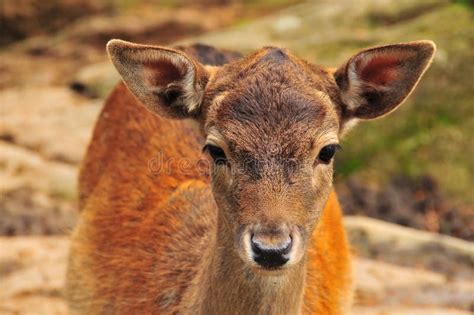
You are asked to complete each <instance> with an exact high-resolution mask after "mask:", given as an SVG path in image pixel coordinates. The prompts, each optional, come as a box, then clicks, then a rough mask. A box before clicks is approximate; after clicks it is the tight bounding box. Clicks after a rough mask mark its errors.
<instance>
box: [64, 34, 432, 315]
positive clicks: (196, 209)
mask: <svg viewBox="0 0 474 315" xmlns="http://www.w3.org/2000/svg"><path fill="white" fill-rule="evenodd" d="M108 51H109V54H110V56H111V58H112V61H113V62H114V64H115V65H116V67H117V69H118V71H119V72H120V73H121V75H122V77H123V78H124V81H125V83H126V84H127V86H128V87H127V86H125V85H124V84H123V83H121V84H119V86H118V87H117V88H116V89H115V90H114V92H113V93H112V94H111V95H110V97H109V98H108V100H107V102H106V104H105V106H104V108H103V111H102V113H101V115H100V117H99V119H98V122H97V125H96V127H95V130H94V135H93V139H92V142H91V144H90V146H89V149H88V153H87V155H86V158H85V160H84V162H83V166H82V169H81V174H80V184H79V199H80V200H79V203H80V208H81V216H80V220H79V223H78V225H77V227H76V230H75V232H74V234H73V237H72V245H71V255H70V260H69V268H68V277H67V295H68V301H69V305H70V309H71V312H72V313H80V314H97V313H104V314H109V313H110V314H139V313H140V314H141V313H143V314H300V313H304V314H344V313H347V312H349V307H350V302H351V274H350V273H351V269H350V254H349V249H348V244H347V240H346V236H345V232H344V229H343V225H342V217H341V210H340V207H339V205H338V202H337V198H336V196H335V193H334V192H332V156H333V155H334V151H335V149H336V147H337V143H338V140H339V138H340V137H341V136H342V134H343V133H344V132H345V131H346V130H347V129H348V126H349V125H351V121H354V120H356V119H370V118H375V117H378V116H381V115H384V114H386V113H388V112H390V111H392V110H393V109H394V108H395V107H397V106H398V105H399V104H400V103H401V102H402V101H403V100H404V99H405V98H406V96H407V95H408V94H409V93H410V92H411V90H412V89H413V87H414V86H415V85H416V83H417V81H418V79H419V77H420V76H421V75H422V73H423V72H424V70H425V69H426V67H427V66H428V64H429V62H430V60H431V57H432V54H433V52H434V46H433V44H432V43H430V42H426V41H421V42H413V43H408V44H399V45H393V46H385V47H380V48H375V49H372V50H366V51H363V52H361V53H359V54H358V55H355V56H354V57H353V58H351V59H350V60H349V61H348V62H347V64H345V65H344V66H342V67H341V68H339V70H337V71H335V72H334V71H331V70H328V69H324V68H322V67H318V66H314V65H311V64H309V63H306V62H304V61H301V60H299V59H298V58H296V57H295V56H293V55H292V54H290V53H289V52H287V51H285V50H281V49H278V48H273V47H269V48H264V49H262V50H260V51H258V52H256V53H254V54H252V55H250V56H247V57H242V58H240V57H239V56H238V55H236V54H233V53H228V52H221V51H217V50H215V49H213V48H210V47H206V46H200V45H196V46H191V47H183V48H180V50H174V49H169V48H162V47H154V46H143V45H136V44H131V43H127V42H123V41H117V40H115V41H112V42H111V43H109V45H108ZM392 86H393V89H392ZM143 105H145V106H143ZM145 107H146V108H145ZM154 114H157V115H154ZM163 116H164V117H163ZM166 117H168V118H192V119H185V120H178V119H168V118H166ZM204 145H205V151H206V152H207V153H208V156H209V157H208V161H209V162H210V163H211V167H210V174H206V172H204V171H203V170H204V169H205V168H203V165H204V164H202V163H199V162H198V161H202V157H203V155H202V148H203V146H204Z"/></svg>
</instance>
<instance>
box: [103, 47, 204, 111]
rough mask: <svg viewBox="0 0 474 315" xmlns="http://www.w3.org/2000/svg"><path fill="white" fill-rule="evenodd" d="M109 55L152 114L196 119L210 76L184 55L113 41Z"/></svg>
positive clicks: (198, 64) (169, 50)
mask: <svg viewBox="0 0 474 315" xmlns="http://www.w3.org/2000/svg"><path fill="white" fill-rule="evenodd" d="M107 52H108V53H109V56H110V59H111V60H112V62H113V64H114V66H115V68H116V69H117V71H118V72H119V73H120V75H121V76H122V78H123V81H124V82H125V84H126V85H127V86H128V88H129V89H130V91H132V93H133V94H135V96H136V97H137V99H138V100H140V101H141V103H142V104H143V105H145V107H146V108H148V109H149V110H150V111H151V112H153V113H155V114H158V115H162V116H166V117H169V118H187V117H195V116H196V115H197V114H198V113H199V111H200V105H201V101H202V97H203V94H204V90H205V87H206V84H207V82H208V79H209V73H208V71H207V70H206V68H205V66H203V65H202V64H200V63H199V62H198V61H197V60H195V59H194V58H192V57H191V56H189V55H187V54H185V53H184V52H181V51H178V50H174V49H171V48H167V47H159V46H149V45H139V44H134V43H129V42H126V41H122V40H118V39H113V40H111V41H109V42H108V43H107Z"/></svg>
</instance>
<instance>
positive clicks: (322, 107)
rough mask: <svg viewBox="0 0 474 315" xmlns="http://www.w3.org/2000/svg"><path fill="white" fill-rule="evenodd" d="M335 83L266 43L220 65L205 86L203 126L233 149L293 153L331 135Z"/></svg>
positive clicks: (317, 69) (335, 120) (335, 118)
mask: <svg viewBox="0 0 474 315" xmlns="http://www.w3.org/2000/svg"><path fill="white" fill-rule="evenodd" d="M335 91H336V85H335V82H334V81H333V79H332V76H330V74H329V73H328V72H327V71H326V70H325V69H323V68H320V67H317V66H313V65H310V64H308V63H306V62H304V61H302V60H299V59H298V58H296V57H295V56H293V55H291V54H290V53H289V52H287V51H286V50H283V49H279V48H275V47H267V48H264V49H262V50H260V51H257V52H256V53H254V54H252V55H250V56H247V57H245V58H243V59H240V60H238V61H236V62H234V63H230V64H228V65H226V66H224V67H223V68H222V69H221V70H220V71H219V72H218V73H217V74H216V78H215V80H214V82H213V86H212V87H211V88H210V89H209V92H208V95H207V100H208V102H207V103H208V104H207V105H208V109H207V111H208V115H207V117H208V119H207V122H206V124H207V125H208V126H211V125H212V126H215V127H216V128H218V129H219V130H220V131H221V133H222V135H223V136H224V137H225V138H226V140H227V141H228V142H229V144H230V146H234V149H235V150H239V151H246V152H252V153H254V154H259V153H261V154H267V152H273V151H278V152H280V153H282V154H285V155H286V156H290V155H292V156H298V155H301V154H303V152H305V151H307V150H308V149H309V147H311V146H312V145H313V144H314V141H317V138H318V136H322V135H325V134H327V133H328V132H329V133H330V132H331V131H333V134H337V130H338V125H339V118H338V116H339V115H338V113H337V107H336V106H335V105H334V100H333V98H334V97H335V96H336V95H337V94H336V92H335Z"/></svg>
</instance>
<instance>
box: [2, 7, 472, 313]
mask: <svg viewBox="0 0 474 315" xmlns="http://www.w3.org/2000/svg"><path fill="white" fill-rule="evenodd" d="M171 2H172V1H170V3H171ZM221 2H222V3H221ZM291 2H293V3H296V2H298V1H291ZM18 3H19V4H21V5H23V6H26V7H23V8H22V7H21V6H3V7H2V5H3V4H2V5H0V9H2V10H3V11H2V10H0V27H1V28H2V31H3V30H5V35H3V34H2V38H1V40H0V72H1V73H2V75H1V76H0V235H3V236H1V237H0V284H1V285H0V314H2V315H3V314H64V313H66V307H65V304H64V300H63V298H62V284H63V281H64V270H65V266H66V257H67V247H68V237H67V235H68V233H69V232H70V230H71V229H72V228H73V226H74V223H75V221H76V218H77V212H76V211H77V209H76V203H75V202H76V178H77V172H78V167H79V163H80V161H81V158H82V156H83V154H84V151H85V149H86V146H87V143H88V141H89V137H90V133H91V130H92V127H93V125H94V120H95V118H96V116H97V114H98V112H99V111H100V109H101V104H102V103H103V100H104V98H105V96H106V95H107V93H108V92H109V91H110V89H111V88H112V87H113V85H114V84H116V82H117V80H118V77H117V74H116V73H115V71H114V70H113V68H112V67H111V65H110V64H109V63H108V62H107V60H106V57H105V53H104V43H105V42H106V41H107V40H108V39H109V38H112V37H120V38H123V39H129V40H135V41H140V42H149V43H159V44H167V43H171V42H175V41H177V40H180V41H181V42H195V41H200V42H204V43H209V44H212V45H216V46H221V47H226V48H231V49H236V50H239V51H243V52H247V51H250V50H252V49H256V48H259V47H261V46H263V45H268V44H275V45H281V46H285V47H288V48H290V49H292V50H293V51H295V52H296V53H297V54H299V55H300V56H302V57H304V58H307V59H308V60H311V61H317V62H319V63H323V64H327V65H337V64H339V63H341V62H342V61H343V60H344V59H345V58H347V57H348V56H349V55H350V54H352V53H354V52H356V51H357V50H358V49H360V48H362V47H366V46H370V45H375V44H379V43H386V42H397V41H402V40H413V39H420V38H431V39H433V40H435V41H436V42H437V44H438V54H437V57H436V59H435V62H434V64H433V69H432V70H430V72H428V73H427V75H426V79H425V80H424V81H423V82H422V84H421V85H420V87H419V91H418V92H416V93H415V94H414V95H412V97H411V98H410V100H409V101H408V102H407V104H405V106H404V107H403V108H402V109H401V110H400V113H395V114H393V115H391V116H392V117H390V119H387V120H386V121H384V122H383V123H379V122H375V123H372V124H369V125H367V126H361V128H360V129H356V130H355V131H354V132H353V133H352V134H351V135H350V136H349V138H348V139H346V141H345V143H343V146H344V151H343V154H342V156H343V157H340V159H339V161H337V162H338V170H337V174H338V177H337V180H338V184H337V189H338V192H339V195H340V198H341V201H342V204H343V206H344V209H345V212H346V213H347V214H352V215H357V216H349V217H347V220H346V227H347V229H348V232H349V235H350V238H351V242H352V244H353V247H354V254H355V256H356V257H357V258H356V260H355V275H356V279H357V282H356V289H357V294H356V306H355V310H354V314H404V315H407V314H420V313H421V314H470V313H471V312H473V311H474V287H473V283H474V246H473V244H472V241H473V240H474V206H473V203H474V200H473V198H474V197H473V196H474V194H473V192H472V187H473V185H474V182H473V179H474V165H473V159H472V156H474V152H473V151H472V150H473V148H474V140H473V139H472V137H469V134H471V135H472V134H473V132H474V130H473V128H474V121H473V119H474V118H473V117H474V110H473V108H472V106H471V105H472V100H473V93H472V90H471V88H472V87H470V84H469V82H470V78H472V75H473V74H474V71H473V69H474V62H472V61H473V60H474V52H473V51H472V49H470V47H473V45H474V37H473V34H474V24H473V23H472V14H473V13H472V7H469V5H466V4H465V3H464V2H463V1H453V2H451V1H441V0H426V1H422V2H414V1H409V0H403V1H395V0H383V1H375V0H364V1H349V0H343V1H337V2H334V1H323V0H320V1H314V2H310V3H300V4H292V5H291V6H288V1H272V2H271V5H270V4H268V3H266V2H263V1H262V3H260V2H259V1H256V2H255V3H254V4H252V5H250V4H248V3H247V2H245V1H244V2H239V1H202V3H200V5H197V6H184V5H168V6H163V7H159V8H156V7H154V6H153V5H151V4H150V3H149V2H147V1H131V2H130V1H129V3H135V4H134V5H126V4H125V1H124V2H123V4H122V5H120V6H114V5H112V3H113V2H110V1H103V2H101V1H89V0H67V1H58V2H56V1H51V3H52V4H51V6H49V5H48V6H41V5H38V3H39V4H41V1H37V0H28V1H26V0H25V1H22V2H18ZM54 3H55V4H54ZM178 3H179V1H178ZM78 5H79V7H80V8H81V10H77V7H78ZM25 8H27V9H28V10H26V9H25ZM74 8H76V10H71V9H74ZM281 8H283V9H282V10H280V9H281ZM35 10H39V11H38V12H39V13H35V12H37V11H35ZM41 10H42V11H41ZM24 12H27V13H28V14H30V15H34V14H36V15H37V16H38V17H37V18H36V19H32V18H31V16H28V14H26V15H25V13H24ZM61 12H75V13H74V14H72V15H67V14H63V15H61ZM20 13H21V14H20ZM68 14H69V13H68ZM261 16H263V17H261ZM256 17H259V19H256ZM15 18H16V19H17V20H15ZM51 19H53V20H54V21H53V22H54V23H53V22H51V25H50V26H49V27H47V28H41V27H39V25H44V24H45V23H47V22H45V21H52V20H51ZM20 22H21V23H20ZM7 31H8V34H7ZM7 35H8V36H7ZM434 94H436V95H434ZM446 104H449V106H446ZM359 138H363V139H364V141H358V139H359ZM388 152H390V153H388ZM372 166H374V167H372ZM395 174H396V175H395ZM375 179H380V180H375ZM359 215H370V216H372V217H374V218H378V219H383V220H389V221H392V222H395V223H397V224H401V225H405V226H411V227H414V228H417V229H421V230H425V231H430V232H436V233H427V232H421V231H417V230H415V229H409V228H403V227H400V226H399V225H394V224H389V223H384V222H382V221H378V220H373V219H368V218H364V217H360V216H359ZM437 233H443V234H446V235H451V236H455V237H457V238H454V237H450V236H441V235H440V234H437ZM460 238H462V239H463V240H462V239H460Z"/></svg>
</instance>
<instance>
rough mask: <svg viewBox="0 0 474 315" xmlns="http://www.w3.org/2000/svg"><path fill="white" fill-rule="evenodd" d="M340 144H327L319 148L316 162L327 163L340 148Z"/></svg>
mask: <svg viewBox="0 0 474 315" xmlns="http://www.w3.org/2000/svg"><path fill="white" fill-rule="evenodd" d="M340 148H341V146H340V145H339V144H329V145H327V146H325V147H323V148H322V149H321V151H319V154H318V159H317V161H316V162H318V161H319V162H322V163H324V164H329V162H331V159H332V158H333V157H334V154H336V151H337V150H338V149H340Z"/></svg>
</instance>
